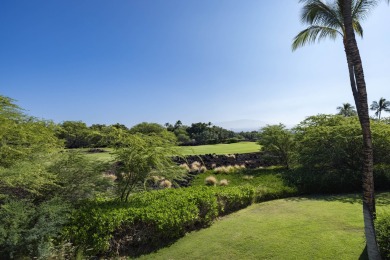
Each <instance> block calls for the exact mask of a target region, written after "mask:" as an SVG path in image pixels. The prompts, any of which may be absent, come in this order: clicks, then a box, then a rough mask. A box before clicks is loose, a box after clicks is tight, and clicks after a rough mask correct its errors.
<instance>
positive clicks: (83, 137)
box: [57, 121, 91, 148]
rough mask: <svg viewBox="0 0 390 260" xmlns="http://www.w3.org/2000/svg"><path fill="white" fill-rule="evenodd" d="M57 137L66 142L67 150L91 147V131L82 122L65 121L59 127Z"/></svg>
mask: <svg viewBox="0 0 390 260" xmlns="http://www.w3.org/2000/svg"><path fill="white" fill-rule="evenodd" d="M59 127H60V128H59V129H58V131H57V136H58V138H60V139H63V140H65V146H66V148H82V147H89V146H90V140H89V139H90V133H91V130H90V129H89V128H88V127H87V125H86V124H85V123H84V122H82V121H65V122H63V123H62V124H60V125H59Z"/></svg>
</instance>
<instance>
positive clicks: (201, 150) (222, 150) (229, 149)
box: [180, 142, 260, 155]
mask: <svg viewBox="0 0 390 260" xmlns="http://www.w3.org/2000/svg"><path fill="white" fill-rule="evenodd" d="M180 149H181V152H182V153H183V154H184V155H199V154H213V153H215V154H234V153H253V152H258V151H259V150H260V145H258V144H257V143H256V142H239V143H234V144H213V145H199V146H182V147H180Z"/></svg>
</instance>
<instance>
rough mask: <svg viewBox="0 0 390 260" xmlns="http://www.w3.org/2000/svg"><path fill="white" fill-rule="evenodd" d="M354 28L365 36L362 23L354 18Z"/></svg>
mask: <svg viewBox="0 0 390 260" xmlns="http://www.w3.org/2000/svg"><path fill="white" fill-rule="evenodd" d="M352 26H353V30H354V31H355V32H356V34H357V35H359V36H360V37H362V38H363V27H362V26H361V25H360V23H359V21H358V20H354V21H353V22H352Z"/></svg>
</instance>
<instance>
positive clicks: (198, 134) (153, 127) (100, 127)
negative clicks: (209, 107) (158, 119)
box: [55, 120, 258, 148]
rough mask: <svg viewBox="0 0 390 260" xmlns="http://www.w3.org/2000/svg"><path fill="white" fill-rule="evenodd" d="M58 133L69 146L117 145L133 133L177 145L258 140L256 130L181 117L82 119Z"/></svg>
mask: <svg viewBox="0 0 390 260" xmlns="http://www.w3.org/2000/svg"><path fill="white" fill-rule="evenodd" d="M55 133H56V136H57V137H58V138H59V139H61V140H64V142H65V147H66V148H97V147H117V146H120V144H121V143H122V140H123V139H125V138H127V137H128V136H129V135H133V134H137V133H138V134H144V135H148V136H150V135H152V136H153V135H154V136H159V137H162V138H164V139H166V140H168V141H170V142H171V143H174V144H177V145H204V144H220V143H235V142H239V141H256V140H257V134H258V132H257V131H252V132H240V133H235V132H233V131H231V130H227V129H224V128H222V127H219V126H215V125H213V124H212V123H210V122H209V123H202V122H199V123H193V124H191V125H190V126H186V125H183V124H182V122H181V121H180V120H178V121H177V122H176V123H175V124H174V125H172V124H169V123H166V124H165V125H164V126H162V125H160V124H157V123H146V122H143V123H140V124H137V125H135V126H133V127H131V128H128V127H127V126H125V125H123V124H119V123H116V124H113V125H105V124H93V125H91V126H87V124H86V123H84V122H82V121H64V122H62V123H60V124H57V125H56V126H55Z"/></svg>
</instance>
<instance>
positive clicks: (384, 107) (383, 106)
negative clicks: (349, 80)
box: [370, 97, 390, 120]
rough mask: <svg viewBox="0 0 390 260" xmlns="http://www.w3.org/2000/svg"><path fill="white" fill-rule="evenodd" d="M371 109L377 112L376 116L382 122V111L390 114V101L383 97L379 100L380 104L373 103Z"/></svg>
mask: <svg viewBox="0 0 390 260" xmlns="http://www.w3.org/2000/svg"><path fill="white" fill-rule="evenodd" d="M370 109H371V110H372V111H375V116H377V117H378V119H379V120H380V119H381V114H382V111H385V112H390V101H386V99H385V98H383V97H382V98H380V99H379V102H376V101H373V102H372V104H371V106H370Z"/></svg>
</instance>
